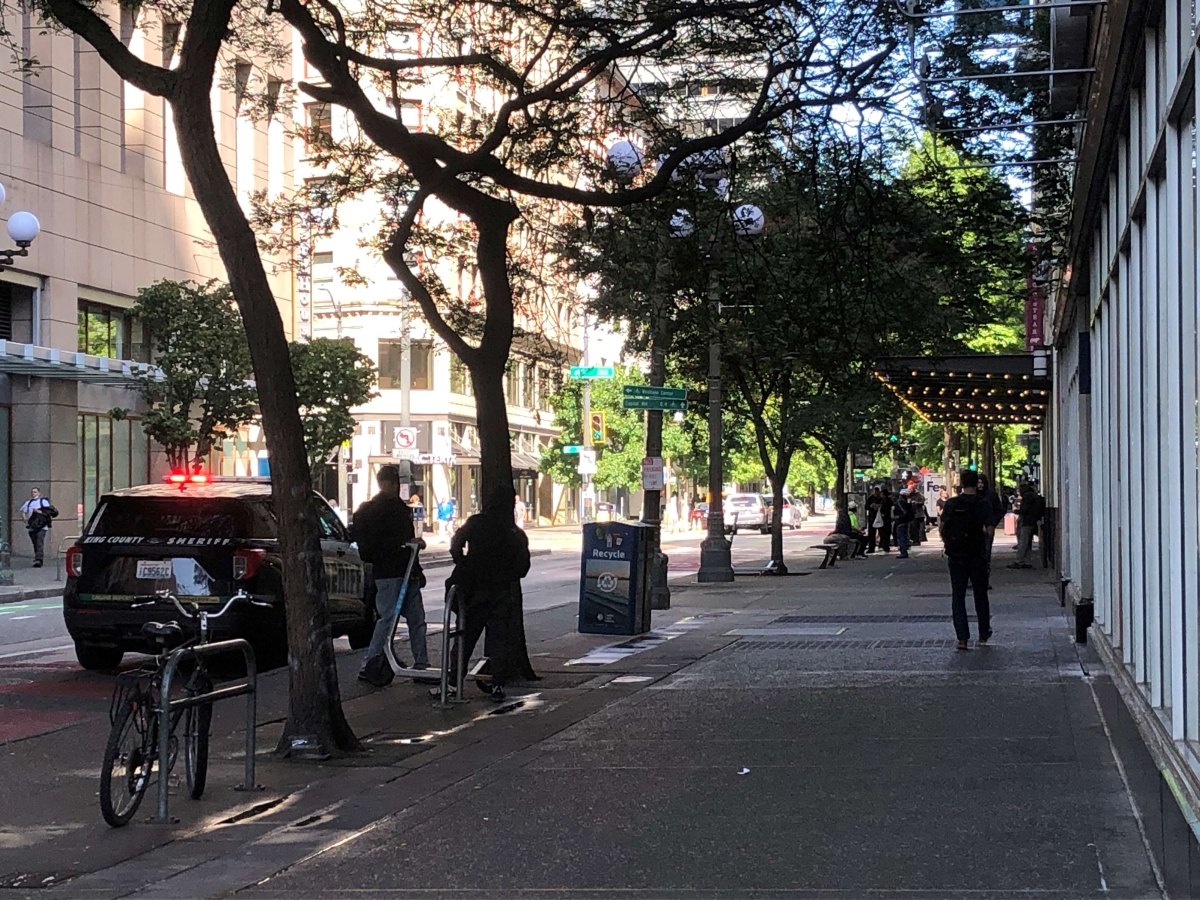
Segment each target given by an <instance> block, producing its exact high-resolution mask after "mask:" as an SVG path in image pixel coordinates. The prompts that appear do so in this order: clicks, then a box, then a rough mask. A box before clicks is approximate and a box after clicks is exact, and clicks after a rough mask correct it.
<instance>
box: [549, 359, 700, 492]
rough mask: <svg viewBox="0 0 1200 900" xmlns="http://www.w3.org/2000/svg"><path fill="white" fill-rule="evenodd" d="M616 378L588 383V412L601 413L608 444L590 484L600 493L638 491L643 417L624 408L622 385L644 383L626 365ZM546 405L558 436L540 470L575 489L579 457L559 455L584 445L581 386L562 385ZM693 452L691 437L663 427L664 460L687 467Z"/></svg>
mask: <svg viewBox="0 0 1200 900" xmlns="http://www.w3.org/2000/svg"><path fill="white" fill-rule="evenodd" d="M614 375H615V377H613V378H604V379H596V380H593V381H592V388H591V391H592V399H591V403H592V411H593V412H603V413H604V416H605V424H606V428H607V431H608V441H607V443H606V444H605V445H604V446H602V447H597V448H595V449H596V451H597V452H596V469H597V471H596V474H595V475H594V476H593V477H592V481H593V483H594V484H595V485H596V487H598V488H600V489H605V488H614V487H615V488H622V487H623V488H626V489H628V490H631V491H636V490H641V486H642V457H644V456H645V455H646V422H645V419H646V415H645V412H644V411H643V410H638V409H623V408H622V407H621V399H622V397H623V396H624V395H623V393H622V391H623V388H624V386H625V385H627V384H645V383H646V378H645V376H644V375H643V374H642V372H641V371H640V370H638V369H636V368H630V367H624V366H615V367H614ZM550 405H551V407H552V408H553V409H554V424H555V426H556V427H558V428H559V429H561V432H560V434H559V435H558V437H556V438H555V439H554V440H553V441H552V442H551V443H550V445H549V446H547V447H546V448H545V449H544V450H543V451H542V459H541V464H540V465H539V467H538V468H539V471H541V472H545V473H547V474H549V475H550V476H551V477H552V478H553V479H554V480H555V481H556V482H558V483H559V484H567V485H571V486H573V487H578V486H579V485H580V484H581V479H580V476H579V472H578V471H577V469H578V465H579V457H578V456H576V455H575V454H567V453H563V452H562V451H563V447H566V446H568V445H570V444H582V443H583V382H582V381H578V380H567V381H564V382H563V384H562V386H561V388H560V389H559V391H558V393H557V394H555V395H554V396H553V397H552V398H551V399H550ZM693 452H694V451H693V445H692V440H691V436H690V434H689V433H688V432H687V431H685V429H684V428H683V427H681V425H680V424H678V423H676V422H674V421H670V422H667V423H664V425H663V455H664V456H665V457H666V458H667V459H670V460H672V461H673V462H680V461H682V462H683V463H684V465H685V467H686V463H687V460H689V459H690V458H691V456H692V454H693Z"/></svg>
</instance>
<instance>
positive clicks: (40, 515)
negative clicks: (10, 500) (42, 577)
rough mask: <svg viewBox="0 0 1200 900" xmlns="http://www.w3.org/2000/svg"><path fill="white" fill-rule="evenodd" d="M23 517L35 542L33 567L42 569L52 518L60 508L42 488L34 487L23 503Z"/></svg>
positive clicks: (30, 537) (32, 540)
mask: <svg viewBox="0 0 1200 900" xmlns="http://www.w3.org/2000/svg"><path fill="white" fill-rule="evenodd" d="M21 518H22V519H24V520H25V530H26V531H28V532H29V540H30V543H32V544H33V567H34V568H35V569H40V568H41V567H42V562H43V560H44V558H45V555H46V535H47V534H48V533H49V532H50V524H51V522H52V520H54V519H56V518H58V510H57V509H55V508H54V504H53V503H51V502H50V501H49V500H48V499H47V498H46V497H43V496H42V490H41V488H33V489H32V490H30V492H29V499H28V500H26V501H25V502H24V503H22V504H21Z"/></svg>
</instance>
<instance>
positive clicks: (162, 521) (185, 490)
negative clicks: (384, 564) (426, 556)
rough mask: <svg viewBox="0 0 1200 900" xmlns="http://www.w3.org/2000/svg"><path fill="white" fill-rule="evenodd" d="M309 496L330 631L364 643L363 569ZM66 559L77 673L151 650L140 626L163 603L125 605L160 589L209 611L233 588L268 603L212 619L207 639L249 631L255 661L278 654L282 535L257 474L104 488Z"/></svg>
mask: <svg viewBox="0 0 1200 900" xmlns="http://www.w3.org/2000/svg"><path fill="white" fill-rule="evenodd" d="M177 481H178V479H177ZM315 499H316V502H317V509H318V513H319V516H320V527H321V549H322V552H323V554H324V557H325V573H326V576H327V580H328V586H329V594H328V596H329V618H330V624H331V626H332V631H333V635H334V637H339V636H341V635H347V636H348V637H349V638H350V643H351V646H353V647H355V648H361V647H365V646H366V645H367V644H368V643H369V642H370V640H371V631H372V629H373V628H374V624H375V612H374V603H373V602H372V603H370V604H368V603H367V602H366V596H365V595H366V588H367V583H368V580H369V574H370V573H369V571H368V570H369V566H367V565H366V564H364V563H363V562H362V560H361V559H360V558H359V555H358V548H357V547H356V546H355V545H354V544H353V543H351V540H350V536H349V534H348V533H347V531H346V529H345V527H344V526H343V525H342V522H341V520H340V519H339V518H338V517H337V514H336V513H335V512H334V511H333V510H332V509H330V507H329V504H328V503H326V502H325V500H324V498H322V497H321V496H320V495H317V496H316V498H315ZM66 561H67V585H66V588H65V590H64V591H63V617H64V618H65V620H66V624H67V630H68V631H69V632H70V633H71V638H72V639H73V640H74V641H75V655H76V657H77V658H78V659H79V664H80V665H82V666H83V667H84V668H86V669H111V668H115V667H116V666H117V665H118V664H119V663H120V662H121V657H122V656H123V655H124V654H125V653H126V652H129V651H136V652H143V653H145V652H149V651H150V650H151V649H152V648H151V647H150V646H149V645H148V644H147V643H146V639H145V638H144V637H143V636H142V625H143V624H145V623H146V622H149V621H152V620H160V619H162V617H163V616H164V615H168V614H169V609H167V608H166V607H164V606H163V605H161V604H158V603H155V604H151V605H143V606H140V607H138V608H134V603H135V602H139V601H140V602H143V603H144V601H145V600H146V599H147V598H152V597H153V596H154V594H155V592H156V591H162V590H167V591H170V592H171V593H173V594H175V595H176V596H177V597H179V598H180V599H181V600H185V601H193V602H196V603H199V604H201V605H204V606H208V605H211V606H212V607H213V608H214V609H216V608H217V607H219V606H220V604H222V603H223V602H224V601H226V600H227V599H228V598H229V597H231V596H233V595H234V594H235V593H237V591H238V590H245V591H246V592H247V593H249V594H251V595H252V596H253V597H255V599H258V600H264V601H266V602H267V603H268V604H269V605H268V606H265V607H264V606H258V605H251V604H248V603H247V604H241V605H236V606H234V607H233V608H232V609H231V610H230V611H229V613H228V615H226V616H224V617H222V618H221V619H217V620H215V621H214V622H213V623H212V626H211V627H212V637H213V640H224V639H227V638H234V637H241V638H246V639H247V640H248V641H249V642H250V643H251V645H252V646H253V647H254V651H255V655H256V657H257V658H258V660H259V668H260V669H266V668H271V667H273V666H276V665H281V664H283V663H285V662H286V661H287V631H286V625H285V619H284V606H283V582H282V577H281V560H280V557H279V541H278V533H277V529H276V522H275V514H274V511H273V508H272V502H271V485H270V483H269V482H268V481H266V480H259V479H229V480H213V481H209V480H208V479H206V478H204V477H203V476H199V477H188V478H187V479H186V480H184V481H178V483H175V484H170V483H168V484H148V485H142V486H140V487H132V488H127V489H125V490H119V491H112V492H111V493H107V494H104V495H103V496H102V497H101V498H100V501H99V503H97V505H96V511H95V513H93V515H92V518H91V521H89V522H88V524H87V528H86V529H84V532H83V535H82V536H81V537H80V538H79V540H78V541H77V542H76V544H75V546H73V547H72V548H71V549H70V550H69V551H68V552H67V559H66Z"/></svg>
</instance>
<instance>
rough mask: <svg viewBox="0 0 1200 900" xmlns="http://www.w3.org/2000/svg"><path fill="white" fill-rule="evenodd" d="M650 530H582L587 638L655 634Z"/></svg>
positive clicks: (618, 526)
mask: <svg viewBox="0 0 1200 900" xmlns="http://www.w3.org/2000/svg"><path fill="white" fill-rule="evenodd" d="M648 531H649V529H648V527H647V526H644V525H627V524H625V523H622V522H592V523H589V524H587V525H584V526H583V559H582V561H581V566H580V579H579V631H580V632H581V633H582V634H645V633H646V632H647V631H649V630H650V563H651V559H650V553H649V552H648V551H649V546H650V541H649V540H647V538H648V537H649V535H648Z"/></svg>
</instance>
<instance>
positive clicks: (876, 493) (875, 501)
mask: <svg viewBox="0 0 1200 900" xmlns="http://www.w3.org/2000/svg"><path fill="white" fill-rule="evenodd" d="M882 505H883V493H882V492H881V491H880V490H879V488H875V490H873V491H871V496H870V497H868V498H867V527H866V532H867V552H868V553H874V552H875V545H876V543H879V544H881V545H882V543H883V541H882V540H880V532H881V531H882V525H883V520H882V519H880V518H879V507H881V506H882ZM877 519H878V521H879V525H876V524H875V522H876V520H877Z"/></svg>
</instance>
